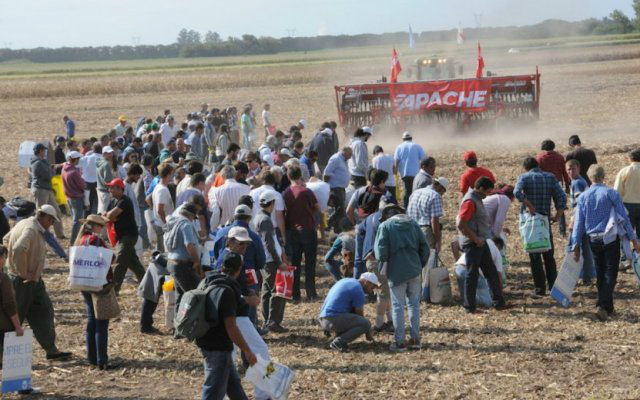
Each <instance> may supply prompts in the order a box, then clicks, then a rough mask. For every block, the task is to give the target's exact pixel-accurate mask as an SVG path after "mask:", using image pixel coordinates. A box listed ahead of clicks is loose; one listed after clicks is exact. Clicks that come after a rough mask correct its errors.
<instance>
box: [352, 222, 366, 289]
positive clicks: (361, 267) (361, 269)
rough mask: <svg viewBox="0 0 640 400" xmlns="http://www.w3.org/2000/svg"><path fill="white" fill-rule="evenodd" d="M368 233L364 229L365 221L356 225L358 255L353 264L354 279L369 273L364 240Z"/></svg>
mask: <svg viewBox="0 0 640 400" xmlns="http://www.w3.org/2000/svg"><path fill="white" fill-rule="evenodd" d="M366 234H367V231H366V230H365V229H364V221H363V222H361V223H359V224H358V225H356V254H355V262H354V263H353V277H354V278H355V279H360V275H362V274H363V273H365V272H367V263H366V262H365V261H364V254H362V253H363V251H364V238H365V236H366Z"/></svg>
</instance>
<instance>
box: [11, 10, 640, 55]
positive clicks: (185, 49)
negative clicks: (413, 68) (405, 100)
mask: <svg viewBox="0 0 640 400" xmlns="http://www.w3.org/2000/svg"><path fill="white" fill-rule="evenodd" d="M633 7H634V11H635V14H636V18H634V19H631V18H629V17H628V16H626V15H625V14H624V13H623V12H622V11H620V10H614V11H613V12H612V13H611V14H609V15H608V16H606V17H604V18H602V19H596V18H591V19H586V20H583V21H577V22H568V21H563V20H557V19H551V20H546V21H543V22H541V23H539V24H535V25H528V26H521V27H515V26H509V27H482V28H466V29H465V37H466V38H467V39H469V40H482V39H497V38H500V39H514V40H518V39H545V38H552V37H563V36H583V35H604V34H622V33H630V32H640V18H639V16H640V0H633ZM456 35H457V30H456V29H449V30H440V31H424V32H420V33H414V36H415V39H416V41H422V42H438V41H441V42H446V41H455V39H456ZM407 39H408V36H407V32H393V33H382V34H371V33H366V34H359V35H323V36H314V37H283V38H273V37H264V36H263V37H256V36H254V35H248V34H247V35H242V37H239V38H238V37H228V38H227V39H226V40H225V39H223V38H222V37H221V36H220V34H218V33H217V32H214V31H208V32H206V33H205V34H204V35H201V34H200V33H199V32H197V31H194V30H188V29H182V30H181V31H180V32H179V33H178V37H177V38H176V42H175V43H172V44H169V45H138V46H99V47H61V48H45V47H38V48H34V49H19V50H12V49H0V62H7V61H14V60H26V61H31V62H39V63H47V62H65V61H108V60H135V59H149V58H176V57H222V56H238V55H252V54H275V53H280V52H288V51H312V50H322V49H330V48H342V47H358V46H370V45H399V44H402V43H406V42H407Z"/></svg>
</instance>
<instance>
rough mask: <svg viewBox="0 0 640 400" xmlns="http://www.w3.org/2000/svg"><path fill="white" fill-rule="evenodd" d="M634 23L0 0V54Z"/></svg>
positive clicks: (591, 0) (591, 12) (565, 7)
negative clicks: (546, 23) (212, 37)
mask: <svg viewBox="0 0 640 400" xmlns="http://www.w3.org/2000/svg"><path fill="white" fill-rule="evenodd" d="M615 8H618V9H621V10H622V11H624V12H625V13H626V14H627V15H628V16H629V17H633V9H632V8H631V0H606V1H605V0H533V1H531V0H466V1H465V0H369V1H366V0H364V1H363V0H314V1H307V0H271V1H262V0H245V1H234V0H231V1H224V2H220V1H216V0H0V47H11V48H14V49H16V48H32V47H39V46H43V47H60V46H100V45H117V44H120V45H130V44H133V43H141V44H168V43H172V42H174V41H175V38H176V36H177V33H178V31H179V30H180V29H181V28H188V29H195V30H197V31H200V32H201V33H203V34H204V32H206V31H207V30H213V31H217V32H219V33H220V34H221V35H222V37H224V38H226V37H228V36H241V35H242V34H244V33H250V34H253V35H256V36H274V37H281V36H288V35H291V34H292V35H294V36H315V35H318V34H329V35H334V34H356V33H365V32H367V33H382V32H394V31H403V30H407V29H408V26H409V24H411V26H412V28H413V31H414V32H420V31H424V30H439V29H450V28H455V27H457V26H458V23H459V22H460V23H462V25H463V26H468V27H474V26H476V24H477V22H476V17H475V16H474V14H477V15H480V14H481V17H480V23H481V25H482V26H508V25H527V24H534V23H537V22H540V21H542V20H545V19H548V18H560V19H566V20H580V19H585V18H589V17H597V18H600V17H603V16H605V15H608V14H609V13H610V12H611V11H612V10H613V9H615Z"/></svg>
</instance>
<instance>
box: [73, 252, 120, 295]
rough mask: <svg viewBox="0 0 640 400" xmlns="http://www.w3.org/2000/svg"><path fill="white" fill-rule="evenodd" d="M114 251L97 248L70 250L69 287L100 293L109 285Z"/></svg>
mask: <svg viewBox="0 0 640 400" xmlns="http://www.w3.org/2000/svg"><path fill="white" fill-rule="evenodd" d="M112 258H113V251H112V250H110V249H107V248H105V247H97V246H73V247H71V248H70V249H69V287H70V288H71V289H75V290H84V291H87V292H98V291H100V290H102V287H103V286H104V285H105V284H106V283H107V273H108V272H109V268H110V267H111V260H112Z"/></svg>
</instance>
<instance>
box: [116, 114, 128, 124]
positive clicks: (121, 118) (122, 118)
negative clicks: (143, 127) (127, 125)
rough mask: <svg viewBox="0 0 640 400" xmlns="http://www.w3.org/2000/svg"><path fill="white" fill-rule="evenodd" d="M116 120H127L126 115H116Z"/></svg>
mask: <svg viewBox="0 0 640 400" xmlns="http://www.w3.org/2000/svg"><path fill="white" fill-rule="evenodd" d="M118 121H120V122H127V117H125V116H124V115H121V116H119V117H118Z"/></svg>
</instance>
